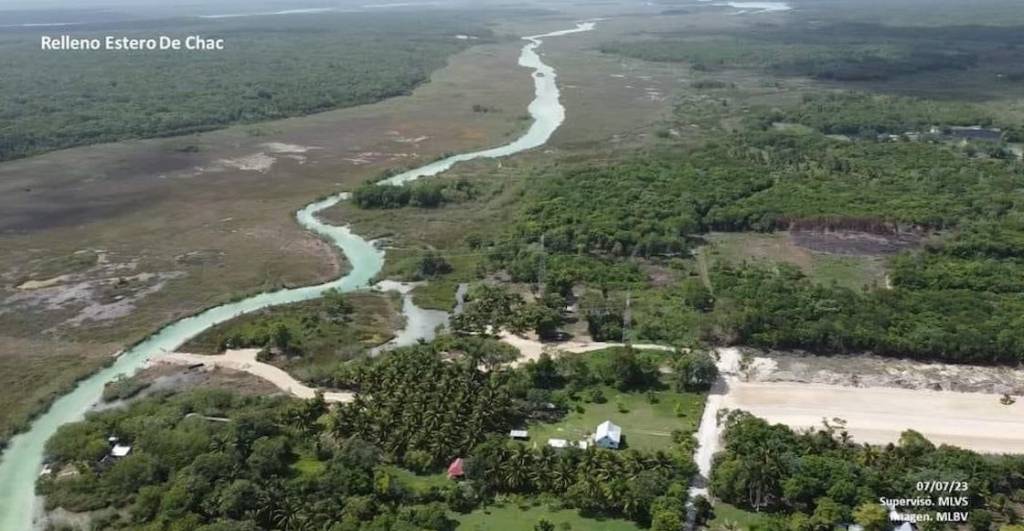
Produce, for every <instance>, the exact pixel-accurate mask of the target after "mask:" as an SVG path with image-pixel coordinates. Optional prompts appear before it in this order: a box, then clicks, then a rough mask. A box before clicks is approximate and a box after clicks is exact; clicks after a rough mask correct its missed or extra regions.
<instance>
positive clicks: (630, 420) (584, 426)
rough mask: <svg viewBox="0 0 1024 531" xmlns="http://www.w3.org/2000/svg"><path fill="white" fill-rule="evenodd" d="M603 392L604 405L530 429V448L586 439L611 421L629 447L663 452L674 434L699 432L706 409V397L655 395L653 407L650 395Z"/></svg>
mask: <svg viewBox="0 0 1024 531" xmlns="http://www.w3.org/2000/svg"><path fill="white" fill-rule="evenodd" d="M601 390H602V392H603V393H604V396H605V397H606V398H607V399H608V401H607V402H606V403H604V404H594V403H590V402H580V403H579V406H580V407H582V408H583V412H578V411H575V410H573V409H572V408H570V411H569V413H568V414H567V415H566V416H565V418H564V419H562V420H561V421H560V422H557V423H554V424H539V423H538V424H531V425H529V426H528V427H527V428H528V429H529V432H530V442H529V444H531V445H532V444H536V445H538V446H542V445H544V444H547V440H548V439H549V438H556V439H567V440H569V441H570V442H571V441H578V440H581V439H586V438H588V437H589V436H591V435H593V433H594V430H595V429H597V425H598V424H600V423H602V422H604V421H606V420H610V421H612V422H613V423H615V424H618V425H619V426H621V427H622V434H623V439H624V440H625V443H626V445H625V446H626V447H628V448H634V449H637V450H664V449H667V448H668V447H669V446H671V445H672V438H671V436H672V430H683V431H688V430H694V429H696V428H697V423H698V422H699V421H700V415H701V412H702V411H703V407H704V396H703V395H699V394H695V393H676V392H674V391H656V392H654V393H653V396H654V397H656V399H657V402H655V403H651V402H650V401H649V400H648V396H647V393H621V392H619V391H616V390H615V389H614V388H611V387H607V386H604V387H601ZM677 404H681V407H680V409H681V410H682V416H677V415H676V408H677Z"/></svg>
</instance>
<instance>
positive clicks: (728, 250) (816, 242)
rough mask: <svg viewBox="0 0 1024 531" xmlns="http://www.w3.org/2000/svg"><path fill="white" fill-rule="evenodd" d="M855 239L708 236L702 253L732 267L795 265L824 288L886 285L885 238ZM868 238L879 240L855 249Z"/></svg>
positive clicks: (799, 235)
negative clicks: (825, 286) (833, 284)
mask: <svg viewBox="0 0 1024 531" xmlns="http://www.w3.org/2000/svg"><path fill="white" fill-rule="evenodd" d="M854 238H855V237H850V238H846V239H844V238H843V237H842V235H838V234H826V233H813V234H809V233H802V232H777V233H772V234H758V233H722V232H720V233H712V234H709V235H708V237H707V239H708V241H709V245H708V246H706V247H703V248H702V249H701V250H700V253H701V254H702V255H703V257H704V259H706V260H708V261H714V260H716V259H717V260H723V261H726V262H730V263H732V264H738V263H741V262H743V261H748V262H768V263H788V264H792V265H795V266H797V267H799V268H800V270H801V271H803V272H804V274H806V275H807V276H809V277H811V278H812V279H814V280H815V281H816V282H819V283H821V284H825V285H829V284H832V283H836V284H838V285H840V286H845V287H848V288H856V289H859V288H862V287H864V286H874V287H882V286H884V285H885V257H886V255H888V254H891V252H890V251H887V250H886V248H885V247H884V243H883V241H884V238H883V237H880V236H873V235H867V234H864V235H862V237H861V238H860V239H854ZM869 239H870V240H880V241H879V243H878V245H877V246H876V247H874V248H872V247H868V246H867V245H865V246H864V247H863V248H861V247H857V246H856V242H860V241H863V242H865V243H866V242H867V241H868V240H869ZM851 242H853V243H851Z"/></svg>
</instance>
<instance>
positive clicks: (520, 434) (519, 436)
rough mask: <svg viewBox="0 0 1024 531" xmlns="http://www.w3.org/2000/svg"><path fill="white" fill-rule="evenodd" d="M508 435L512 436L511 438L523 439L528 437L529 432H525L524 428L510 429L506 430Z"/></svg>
mask: <svg viewBox="0 0 1024 531" xmlns="http://www.w3.org/2000/svg"><path fill="white" fill-rule="evenodd" d="M508 436H509V437H512V438H513V439H523V440H525V439H529V438H530V433H529V432H527V431H526V430H512V431H510V432H508Z"/></svg>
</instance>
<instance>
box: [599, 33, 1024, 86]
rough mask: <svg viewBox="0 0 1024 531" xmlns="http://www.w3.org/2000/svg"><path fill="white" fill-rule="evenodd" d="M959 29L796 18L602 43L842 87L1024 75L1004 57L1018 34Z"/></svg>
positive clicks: (659, 57)
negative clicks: (938, 75)
mask: <svg viewBox="0 0 1024 531" xmlns="http://www.w3.org/2000/svg"><path fill="white" fill-rule="evenodd" d="M957 23H958V22H957V21H956V20H952V19H951V20H950V21H949V25H948V26H945V27H941V28H921V27H906V26H891V25H885V24H878V23H863V22H833V23H829V24H821V23H820V21H819V20H815V19H814V18H813V17H812V18H800V17H799V16H798V17H797V18H796V19H795V20H790V21H789V22H788V23H787V24H782V25H770V24H765V25H763V26H760V27H754V28H746V29H745V31H744V32H743V34H742V35H739V34H736V35H728V36H723V35H714V36H713V37H712V36H709V35H706V34H700V33H699V32H698V33H697V34H696V35H694V34H693V33H694V32H692V31H688V32H687V34H685V35H683V34H675V33H672V32H667V33H663V34H661V35H659V36H657V37H656V38H653V39H646V40H632V41H618V42H609V43H605V44H603V45H602V46H601V51H603V52H605V53H613V54H619V55H624V56H628V57H635V58H638V59H644V60H647V61H665V62H688V63H690V64H691V65H692V66H693V68H694V69H696V70H699V71H707V70H714V69H723V68H753V69H757V70H761V71H764V72H767V73H770V74H777V75H799V76H808V77H812V78H815V79H819V80H826V81H840V82H862V81H885V80H892V79H898V78H901V77H908V76H913V75H915V74H923V73H934V72H943V71H948V72H954V73H958V72H964V71H969V70H971V69H974V68H977V67H979V66H996V67H998V68H1000V69H1003V70H1006V71H1009V72H1018V71H1022V70H1024V62H1022V61H1021V60H1020V58H1019V56H1018V57H1013V56H1012V55H1013V54H1008V53H1006V52H1007V51H1010V50H1013V49H1014V48H1015V46H1018V45H1020V44H1022V43H1024V39H1022V37H1021V33H1020V30H1019V28H1016V27H993V26H980V25H978V26H965V25H956V24H957ZM961 75H965V74H961ZM966 75H969V74H966ZM1007 82H1011V83H1013V82H1015V81H1014V80H1012V79H1007Z"/></svg>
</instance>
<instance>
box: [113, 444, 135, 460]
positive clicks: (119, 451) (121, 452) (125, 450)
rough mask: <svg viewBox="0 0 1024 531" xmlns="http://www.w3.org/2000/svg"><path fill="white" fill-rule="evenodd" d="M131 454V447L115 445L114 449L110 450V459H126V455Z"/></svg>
mask: <svg viewBox="0 0 1024 531" xmlns="http://www.w3.org/2000/svg"><path fill="white" fill-rule="evenodd" d="M130 453H132V447H131V446H126V445H123V444H115V445H114V448H113V449H112V450H110V455H111V457H117V458H121V457H127V456H128V454H130Z"/></svg>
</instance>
